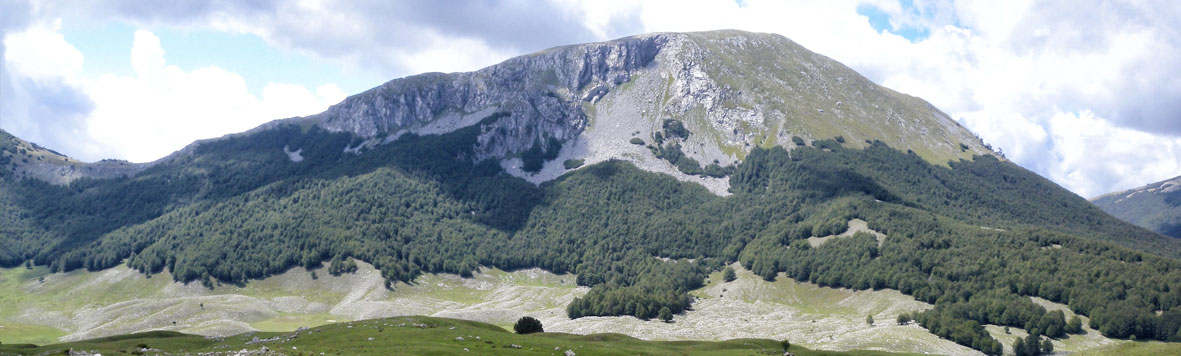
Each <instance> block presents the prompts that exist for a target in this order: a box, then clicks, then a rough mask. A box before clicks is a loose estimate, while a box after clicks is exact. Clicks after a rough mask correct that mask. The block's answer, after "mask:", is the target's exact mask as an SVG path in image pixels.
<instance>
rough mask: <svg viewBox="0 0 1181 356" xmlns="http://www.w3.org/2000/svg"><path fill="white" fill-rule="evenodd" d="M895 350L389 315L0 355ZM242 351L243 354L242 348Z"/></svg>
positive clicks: (583, 355)
mask: <svg viewBox="0 0 1181 356" xmlns="http://www.w3.org/2000/svg"><path fill="white" fill-rule="evenodd" d="M70 350H72V351H74V352H79V351H81V352H88V353H92V354H93V353H101V354H103V355H137V356H142V355H189V354H202V355H243V354H255V355H326V356H327V355H334V356H335V355H571V354H573V355H579V356H594V355H780V354H783V352H785V351H788V352H792V353H794V354H796V355H800V356H808V355H831V356H842V355H849V356H854V355H865V356H872V355H882V356H886V355H902V354H895V353H888V352H880V351H850V352H836V351H814V350H809V349H806V348H803V347H801V346H798V345H790V346H788V347H787V348H786V349H785V348H784V344H783V343H782V342H781V341H775V340H766V339H735V340H727V341H644V340H640V339H636V338H633V337H629V336H627V335H622V334H592V335H572V334H562V333H538V334H529V335H518V334H514V333H511V332H509V331H506V330H504V329H502V328H500V327H498V326H495V325H491V324H485V323H480V322H475V321H467V320H457V319H446V318H432V317H419V316H414V317H395V318H385V319H371V320H360V321H355V322H347V323H337V324H330V325H323V326H318V327H314V328H307V329H302V330H299V331H295V332H283V333H268V332H258V333H248V334H242V335H237V336H230V337H224V338H209V337H204V336H197V335H189V334H182V333H177V332H170V331H157V332H147V333H139V334H130V335H121V336H113V337H105V338H98V339H91V340H84V341H78V342H69V343H62V344H52V345H43V346H37V345H28V344H25V345H0V355H39V354H58V353H65V352H67V351H70ZM242 351H245V352H242Z"/></svg>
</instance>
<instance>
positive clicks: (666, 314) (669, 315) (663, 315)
mask: <svg viewBox="0 0 1181 356" xmlns="http://www.w3.org/2000/svg"><path fill="white" fill-rule="evenodd" d="M660 320H664V322H666V323H667V322H670V321H672V320H673V311H672V310H669V309H668V307H661V308H660Z"/></svg>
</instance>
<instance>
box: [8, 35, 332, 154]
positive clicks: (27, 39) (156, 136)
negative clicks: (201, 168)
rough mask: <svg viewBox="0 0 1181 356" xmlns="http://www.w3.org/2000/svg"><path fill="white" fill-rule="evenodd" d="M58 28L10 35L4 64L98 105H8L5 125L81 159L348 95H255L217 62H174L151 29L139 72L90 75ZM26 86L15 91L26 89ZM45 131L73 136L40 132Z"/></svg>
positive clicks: (141, 148) (169, 144)
mask: <svg viewBox="0 0 1181 356" xmlns="http://www.w3.org/2000/svg"><path fill="white" fill-rule="evenodd" d="M57 31H58V29H57V28H52V29H51V30H46V29H44V28H34V29H31V30H29V31H25V32H22V33H17V34H11V35H9V36H6V40H5V44H6V46H7V49H6V52H5V54H6V56H5V57H6V59H8V60H7V62H6V63H5V64H6V65H7V67H6V68H7V69H9V71H11V72H12V74H13V76H19V77H23V78H28V80H29V81H31V83H32V84H31V86H34V87H35V86H37V85H43V84H42V83H52V81H54V80H59V81H64V82H66V83H70V84H71V85H72V86H73V88H75V89H76V90H78V91H80V92H81V93H84V96H85V97H87V98H88V99H89V101H90V102H92V103H93V106H92V107H88V108H87V109H88V110H84V112H80V113H77V115H79V116H80V117H79V120H76V121H75V122H72V123H71V122H63V121H60V120H59V118H56V117H34V116H32V115H29V113H30V111H28V110H25V111H23V112H13V113H9V112H8V111H5V118H4V126H5V129H9V130H12V131H13V133H14V134H17V135H18V136H22V137H27V138H29V139H33V140H38V141H39V142H38V143H41V144H42V145H45V146H48V147H52V148H58V149H60V150H61V151H64V152H65V153H67V154H71V155H74V156H76V157H78V158H80V159H83V160H97V159H101V158H108V157H117V158H123V159H128V160H131V161H135V162H145V161H151V160H155V159H158V158H160V157H163V156H165V155H167V154H169V153H171V152H173V151H175V150H177V149H180V148H181V147H183V146H184V145H187V144H188V143H190V142H192V141H195V140H198V139H204V138H211V137H218V136H222V135H225V134H227V133H232V132H240V131H245V130H248V129H250V128H253V127H255V126H258V125H260V124H262V123H264V122H267V121H271V120H274V119H280V118H286V117H292V116H300V115H309V114H314V113H318V112H320V111H323V110H324V109H326V108H327V107H328V105H331V104H334V103H337V102H339V101H340V100H342V99H343V98H344V96H345V95H344V93H343V92H342V91H341V90H340V89H339V88H337V87H336V86H335V85H332V84H326V85H323V86H320V87H319V88H316V89H315V91H314V92H313V91H312V90H309V89H308V88H306V87H304V86H302V85H295V84H287V83H268V84H267V85H266V86H265V87H264V88H263V89H262V93H261V95H260V96H257V95H254V94H252V93H251V92H250V91H249V90H247V87H246V81H245V79H243V78H242V76H240V75H238V74H237V73H232V72H229V71H226V70H224V69H221V68H218V67H216V66H209V67H202V68H197V69H194V70H189V71H186V70H183V69H181V68H179V67H177V66H174V65H169V64H168V63H167V61H166V59H165V52H164V49H163V47H161V44H160V40H159V38H158V37H156V36H155V35H154V34H152V33H151V32H149V31H145V30H139V31H136V32H135V35H134V42H133V45H132V49H131V66H132V68H133V69H134V74H133V75H128V76H119V75H112V74H105V75H99V76H97V77H93V78H91V77H86V76H85V75H84V74H83V73H82V72H81V69H80V67H81V64H82V56H81V54H78V51H77V49H75V48H74V47H73V46H72V45H70V44H69V43H68V42H66V41H65V39H64V38H63V37H62V36H61V34H60V33H58V32H57ZM63 53H64V54H66V55H64V56H63V55H62V54H63ZM75 54H76V55H75ZM61 58H64V59H61ZM24 89H26V90H16V91H18V92H22V93H23V92H25V91H27V89H28V88H27V87H26V88H24ZM17 94H21V93H17ZM63 124H64V125H68V126H73V127H68V126H67V127H62V126H63ZM42 132H73V133H74V135H68V136H66V135H48V134H38V133H42ZM30 133H32V134H30Z"/></svg>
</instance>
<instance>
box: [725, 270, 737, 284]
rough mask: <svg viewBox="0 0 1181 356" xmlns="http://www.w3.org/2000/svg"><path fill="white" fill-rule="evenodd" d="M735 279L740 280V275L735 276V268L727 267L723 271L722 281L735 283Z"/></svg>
mask: <svg viewBox="0 0 1181 356" xmlns="http://www.w3.org/2000/svg"><path fill="white" fill-rule="evenodd" d="M735 279H738V275H736V274H734V268H731V267H726V269H725V270H723V271H722V280H724V281H726V282H733V281H734V280H735Z"/></svg>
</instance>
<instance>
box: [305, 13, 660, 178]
mask: <svg viewBox="0 0 1181 356" xmlns="http://www.w3.org/2000/svg"><path fill="white" fill-rule="evenodd" d="M667 40H668V39H667V37H665V36H646V37H637V38H629V39H624V40H620V41H614V42H606V43H597V44H590V45H581V46H569V47H560V48H554V49H550V50H547V51H543V52H539V53H535V54H532V55H527V56H521V57H516V58H513V59H510V60H508V61H505V62H504V63H501V64H498V65H495V66H492V67H488V68H484V69H482V70H479V71H475V72H470V73H454V74H442V73H427V74H421V75H416V76H412V77H407V78H401V79H395V80H392V81H390V82H388V83H385V84H384V85H382V86H379V87H377V88H374V89H370V90H369V91H366V92H364V93H361V94H358V95H355V96H352V97H349V98H348V99H346V100H345V101H344V102H341V103H340V104H337V105H334V106H332V107H331V108H329V109H328V111H326V112H324V113H322V114H319V115H316V118H317V119H319V125H320V126H321V127H323V128H326V129H328V130H331V131H348V132H351V133H353V134H356V135H358V136H361V137H366V138H374V137H377V136H379V135H392V136H395V137H396V136H398V135H401V134H403V133H406V132H414V133H420V134H422V133H428V134H429V133H440V132H446V131H450V129H454V128H459V127H463V126H468V125H470V124H474V123H475V122H476V121H478V120H479V119H482V118H483V117H485V116H487V115H489V114H490V113H491V112H493V111H496V112H509V113H511V114H512V115H511V116H510V117H508V118H505V119H502V120H499V121H498V122H496V123H495V124H493V125H492V126H491V127H489V128H488V129H487V132H486V133H485V134H484V135H482V136H481V138H480V147H479V149H478V153H477V159H484V158H489V157H504V156H507V155H511V154H514V153H519V152H522V151H524V150H526V149H529V148H531V147H533V145H534V144H539V143H540V144H543V145H544V144H545V143H546V142H549V139H550V138H554V139H557V140H558V141H567V140H570V139H573V138H574V137H575V136H577V135H578V134H579V133H581V132H582V130H583V129H585V127H586V124H587V114H586V112H585V111H584V110H583V106H582V104H583V103H584V102H591V101H595V100H597V99H599V98H600V97H602V95H604V94H605V93H607V92H608V90H609V89H608V88H611V87H614V86H617V85H619V84H622V83H625V82H627V81H628V80H629V78H630V76H631V75H632V74H633V73H634V72H635V71H637V70H639V69H641V68H644V67H646V66H648V65H649V64H650V63H651V62H652V60H653V59H654V58H655V56H656V55H657V53H658V52H659V50H660V48H661V46H662V45H663V43H664V42H666V41H667Z"/></svg>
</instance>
